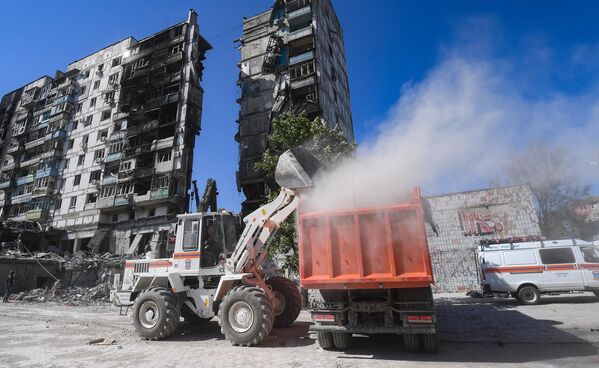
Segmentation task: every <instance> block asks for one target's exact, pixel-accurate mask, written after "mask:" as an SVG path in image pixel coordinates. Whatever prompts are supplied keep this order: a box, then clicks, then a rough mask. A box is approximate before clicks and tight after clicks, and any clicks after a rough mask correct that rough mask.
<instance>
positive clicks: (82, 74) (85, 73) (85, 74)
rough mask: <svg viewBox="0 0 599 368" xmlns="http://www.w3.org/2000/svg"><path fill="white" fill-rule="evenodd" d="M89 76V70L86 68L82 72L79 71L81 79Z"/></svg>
mask: <svg viewBox="0 0 599 368" xmlns="http://www.w3.org/2000/svg"><path fill="white" fill-rule="evenodd" d="M87 77H89V70H86V71H84V72H81V79H85V78H87Z"/></svg>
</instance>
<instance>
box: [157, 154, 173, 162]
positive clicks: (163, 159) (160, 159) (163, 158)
mask: <svg viewBox="0 0 599 368" xmlns="http://www.w3.org/2000/svg"><path fill="white" fill-rule="evenodd" d="M170 160H171V151H167V152H158V162H167V161H170Z"/></svg>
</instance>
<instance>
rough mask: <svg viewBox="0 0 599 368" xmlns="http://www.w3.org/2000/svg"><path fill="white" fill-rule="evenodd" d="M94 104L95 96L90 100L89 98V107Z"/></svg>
mask: <svg viewBox="0 0 599 368" xmlns="http://www.w3.org/2000/svg"><path fill="white" fill-rule="evenodd" d="M94 106H96V98H95V97H94V98H92V99H91V100H89V107H94Z"/></svg>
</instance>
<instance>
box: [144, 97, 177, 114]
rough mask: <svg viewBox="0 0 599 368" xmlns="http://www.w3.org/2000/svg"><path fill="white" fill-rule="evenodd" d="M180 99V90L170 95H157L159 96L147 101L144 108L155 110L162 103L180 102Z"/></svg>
mask: <svg viewBox="0 0 599 368" xmlns="http://www.w3.org/2000/svg"><path fill="white" fill-rule="evenodd" d="M178 101H179V92H175V93H171V94H169V95H166V96H160V97H157V98H154V99H151V100H149V101H147V102H146V103H145V104H144V110H145V111H149V110H153V109H155V108H158V107H160V106H162V105H167V104H170V103H174V102H178Z"/></svg>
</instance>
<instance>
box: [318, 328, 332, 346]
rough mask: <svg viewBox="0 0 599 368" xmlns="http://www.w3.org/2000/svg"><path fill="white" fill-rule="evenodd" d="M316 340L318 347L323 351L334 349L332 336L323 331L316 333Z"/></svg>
mask: <svg viewBox="0 0 599 368" xmlns="http://www.w3.org/2000/svg"><path fill="white" fill-rule="evenodd" d="M316 336H317V338H318V345H320V347H321V348H323V349H324V350H331V349H334V348H335V344H334V343H333V334H332V333H330V332H325V331H318V332H317V333H316Z"/></svg>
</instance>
